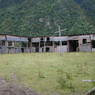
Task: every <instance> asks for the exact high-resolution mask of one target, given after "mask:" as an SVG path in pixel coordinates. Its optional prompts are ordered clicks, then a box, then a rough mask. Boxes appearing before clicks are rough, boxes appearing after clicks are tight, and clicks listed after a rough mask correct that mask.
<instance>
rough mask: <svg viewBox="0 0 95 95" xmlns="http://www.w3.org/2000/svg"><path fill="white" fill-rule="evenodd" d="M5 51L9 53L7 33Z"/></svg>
mask: <svg viewBox="0 0 95 95" xmlns="http://www.w3.org/2000/svg"><path fill="white" fill-rule="evenodd" d="M5 53H9V52H8V41H7V35H5Z"/></svg>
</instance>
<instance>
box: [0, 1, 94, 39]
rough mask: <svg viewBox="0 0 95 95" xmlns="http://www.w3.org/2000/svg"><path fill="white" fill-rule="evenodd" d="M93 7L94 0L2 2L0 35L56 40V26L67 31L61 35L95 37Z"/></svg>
mask: <svg viewBox="0 0 95 95" xmlns="http://www.w3.org/2000/svg"><path fill="white" fill-rule="evenodd" d="M94 4H95V2H94V0H7V2H6V0H0V34H12V35H21V36H33V37H34V36H51V35H52V36H55V35H58V34H56V33H55V32H56V31H58V27H57V24H58V25H60V26H61V28H62V29H65V31H64V32H62V35H78V34H88V33H95V28H94V26H95V21H94V20H95V17H94V16H93V15H92V13H90V12H88V11H87V8H88V7H91V8H92V9H93V12H94V11H95V8H94ZM91 5H92V6H91ZM91 12H92V11H91ZM94 13H95V12H94Z"/></svg>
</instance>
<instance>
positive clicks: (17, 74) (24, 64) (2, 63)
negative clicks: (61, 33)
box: [0, 53, 95, 95]
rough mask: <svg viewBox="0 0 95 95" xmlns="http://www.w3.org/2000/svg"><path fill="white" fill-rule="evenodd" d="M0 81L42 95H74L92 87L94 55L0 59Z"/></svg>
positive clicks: (71, 54) (51, 55)
mask: <svg viewBox="0 0 95 95" xmlns="http://www.w3.org/2000/svg"><path fill="white" fill-rule="evenodd" d="M0 77H3V78H5V79H6V80H10V81H14V82H18V83H21V84H24V85H26V86H28V87H30V88H33V89H34V90H36V91H37V92H39V93H42V94H43V95H57V94H58V95H74V93H76V95H78V93H82V94H83V93H85V92H86V91H88V90H89V89H91V88H93V87H95V83H94V82H90V83H89V82H83V81H82V80H90V79H91V80H95V53H64V54H62V55H60V54H58V53H33V54H12V55H11V54H6V55H0ZM82 94H81V95H82Z"/></svg>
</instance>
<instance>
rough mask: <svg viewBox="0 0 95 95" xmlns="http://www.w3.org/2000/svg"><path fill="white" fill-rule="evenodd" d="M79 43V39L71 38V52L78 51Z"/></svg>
mask: <svg viewBox="0 0 95 95" xmlns="http://www.w3.org/2000/svg"><path fill="white" fill-rule="evenodd" d="M78 47H79V43H78V40H70V41H69V52H76V51H78Z"/></svg>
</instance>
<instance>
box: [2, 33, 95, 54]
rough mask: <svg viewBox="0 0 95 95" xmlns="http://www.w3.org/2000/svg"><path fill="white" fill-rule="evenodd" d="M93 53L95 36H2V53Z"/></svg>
mask: <svg viewBox="0 0 95 95" xmlns="http://www.w3.org/2000/svg"><path fill="white" fill-rule="evenodd" d="M93 51H95V35H94V34H91V35H79V36H62V37H36V38H30V37H17V36H10V35H0V53H29V52H93Z"/></svg>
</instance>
